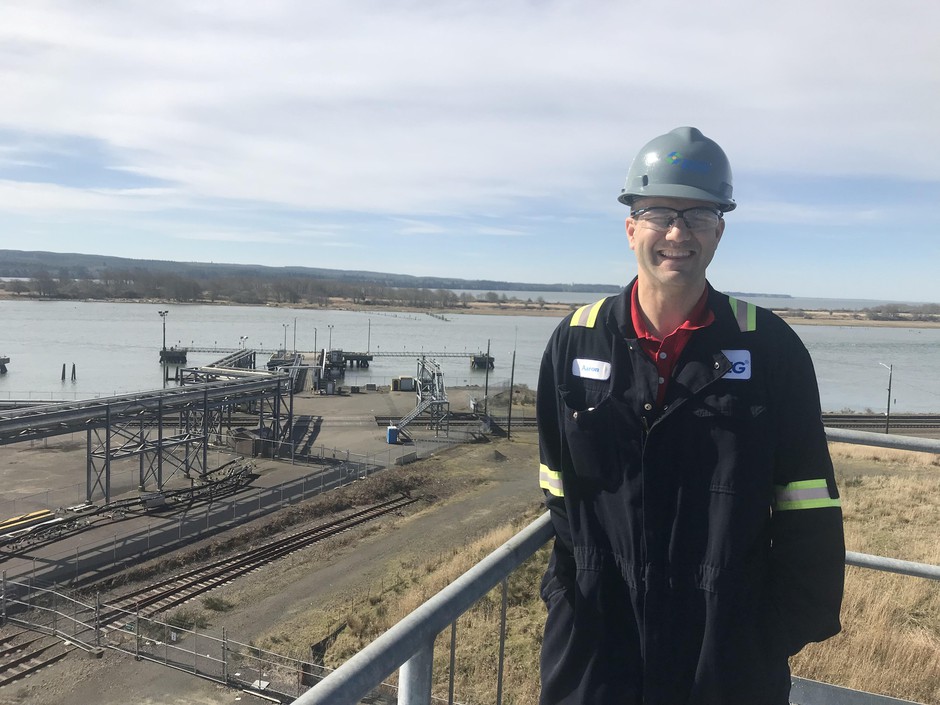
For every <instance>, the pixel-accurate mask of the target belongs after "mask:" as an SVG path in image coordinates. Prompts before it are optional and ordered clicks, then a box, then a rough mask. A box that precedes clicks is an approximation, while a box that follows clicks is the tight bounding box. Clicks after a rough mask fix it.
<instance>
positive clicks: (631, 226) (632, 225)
mask: <svg viewBox="0 0 940 705" xmlns="http://www.w3.org/2000/svg"><path fill="white" fill-rule="evenodd" d="M624 226H625V227H626V229H627V242H628V243H629V244H630V249H631V250H635V249H636V241H635V239H634V233H635V232H636V221H635V220H634V219H633V218H627V221H626V223H624ZM718 237H721V235H720V234H719V235H718Z"/></svg>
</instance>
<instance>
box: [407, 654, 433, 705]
mask: <svg viewBox="0 0 940 705" xmlns="http://www.w3.org/2000/svg"><path fill="white" fill-rule="evenodd" d="M433 665H434V640H433V639H432V640H431V641H430V642H429V643H425V644H424V645H423V646H421V648H420V649H418V650H417V651H416V652H415V654H414V656H412V657H411V658H410V659H408V660H407V661H405V663H403V664H402V666H401V668H400V669H399V670H398V705H430V704H431V669H432V667H433Z"/></svg>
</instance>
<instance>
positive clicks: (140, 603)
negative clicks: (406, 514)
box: [100, 495, 418, 626]
mask: <svg viewBox="0 0 940 705" xmlns="http://www.w3.org/2000/svg"><path fill="white" fill-rule="evenodd" d="M417 501H418V500H417V499H416V498H413V497H406V496H404V495H403V496H401V497H396V498H395V499H391V500H388V501H386V502H382V503H380V504H377V505H374V506H372V507H369V508H367V509H363V510H361V511H358V512H355V513H353V514H350V515H349V516H346V517H343V518H342V519H336V520H334V521H330V522H327V523H325V524H320V525H318V526H315V527H313V528H311V529H305V530H303V531H298V532H296V533H294V534H290V535H289V536H285V537H283V538H279V539H274V540H272V541H270V542H268V543H266V544H264V545H262V546H259V547H257V548H253V549H251V550H248V551H244V552H242V553H239V554H237V555H234V556H230V557H228V558H223V559H221V560H219V561H216V562H214V563H212V564H210V565H207V566H202V567H200V568H194V569H192V570H189V571H186V572H184V573H181V574H178V575H175V576H173V577H171V578H167V579H166V580H161V581H159V582H157V583H151V584H150V585H147V586H146V587H143V588H141V589H139V590H134V591H132V592H129V593H126V594H124V595H121V596H120V597H118V598H117V599H114V600H110V601H108V602H106V603H104V604H103V605H102V607H101V616H100V624H101V625H102V626H104V625H107V624H109V623H111V622H114V621H116V620H118V619H120V618H121V616H122V615H124V614H127V613H128V612H139V613H140V614H141V615H143V616H153V615H155V614H157V613H159V612H163V611H165V610H168V609H170V608H172V607H176V606H177V605H180V604H182V603H184V602H186V601H188V600H191V599H192V598H194V597H196V596H198V595H201V594H203V593H205V592H209V591H210V590H214V589H215V588H217V587H220V586H221V585H224V584H226V583H228V582H231V581H232V580H234V579H235V578H237V577H239V576H241V575H245V574H246V573H250V572H251V571H253V570H257V569H258V568H261V567H262V566H265V565H267V564H269V563H271V562H273V561H275V560H277V559H279V558H283V557H284V556H287V555H288V554H290V553H293V552H294V551H298V550H300V549H301V548H305V547H306V546H309V545H311V544H313V543H316V542H317V541H321V540H323V539H325V538H329V537H330V536H335V535H336V534H339V533H342V532H344V531H348V530H349V529H352V528H354V527H356V526H359V525H360V524H364V523H366V522H368V521H371V520H372V519H376V518H378V517H380V516H383V515H386V514H390V513H392V512H395V511H398V510H400V509H403V508H404V507H407V506H408V505H410V504H413V503H415V502H417Z"/></svg>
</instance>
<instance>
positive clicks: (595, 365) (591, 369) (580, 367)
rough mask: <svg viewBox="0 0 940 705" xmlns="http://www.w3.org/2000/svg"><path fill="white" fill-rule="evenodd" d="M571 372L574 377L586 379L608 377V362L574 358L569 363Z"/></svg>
mask: <svg viewBox="0 0 940 705" xmlns="http://www.w3.org/2000/svg"><path fill="white" fill-rule="evenodd" d="M571 372H572V374H573V375H574V376H575V377H584V378H586V379H610V363H609V362H604V361H603V360H583V359H581V358H575V359H574V360H573V361H572V363H571Z"/></svg>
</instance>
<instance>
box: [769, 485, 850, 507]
mask: <svg viewBox="0 0 940 705" xmlns="http://www.w3.org/2000/svg"><path fill="white" fill-rule="evenodd" d="M774 496H775V502H774V508H775V509H776V510H777V511H787V510H791V509H819V508H821V507H841V506H842V502H841V500H840V499H839V498H838V497H837V498H835V499H833V498H832V497H830V496H829V485H828V483H827V482H826V481H825V480H800V481H799V482H791V483H790V484H788V485H782V486H781V485H777V486H775V487H774Z"/></svg>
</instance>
